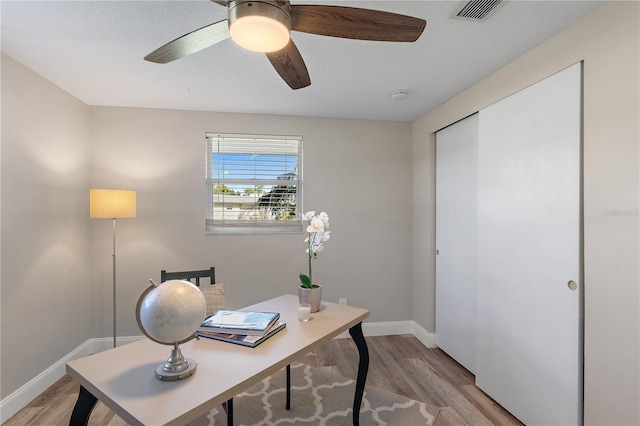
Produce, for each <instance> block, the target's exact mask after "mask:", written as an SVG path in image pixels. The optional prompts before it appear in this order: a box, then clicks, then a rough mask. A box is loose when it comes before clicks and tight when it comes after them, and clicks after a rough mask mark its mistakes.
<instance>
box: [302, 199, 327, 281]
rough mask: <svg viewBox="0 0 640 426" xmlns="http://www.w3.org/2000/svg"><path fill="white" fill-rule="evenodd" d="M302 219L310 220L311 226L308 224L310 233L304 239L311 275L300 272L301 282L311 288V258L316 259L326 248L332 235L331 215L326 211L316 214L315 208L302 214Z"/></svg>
mask: <svg viewBox="0 0 640 426" xmlns="http://www.w3.org/2000/svg"><path fill="white" fill-rule="evenodd" d="M302 220H303V221H305V222H309V226H307V233H308V234H309V235H308V236H307V238H305V240H304V241H305V243H307V255H308V257H309V275H304V274H300V282H302V285H303V286H304V287H307V288H311V287H313V284H312V281H311V259H315V258H316V257H317V256H318V253H320V252H321V251H323V250H324V243H325V242H326V241H328V240H329V238H330V237H331V231H328V228H329V215H327V214H326V213H325V212H321V213H320V214H318V215H316V212H315V210H312V211H309V212H307V213H305V214H304V215H302Z"/></svg>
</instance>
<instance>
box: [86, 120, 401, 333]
mask: <svg viewBox="0 0 640 426" xmlns="http://www.w3.org/2000/svg"><path fill="white" fill-rule="evenodd" d="M91 120H92V121H91V133H92V134H91V145H90V146H91V187H92V188H101V187H115V188H123V189H134V190H136V191H137V218H135V219H123V220H119V221H118V222H117V259H118V293H119V296H118V321H119V328H120V330H121V333H120V332H119V334H122V335H125V336H127V335H135V334H140V332H139V330H138V327H137V325H136V322H135V318H134V311H135V303H136V301H137V298H138V296H139V295H140V293H141V292H142V291H143V289H144V288H146V287H147V285H148V283H147V279H148V278H154V279H155V280H156V281H157V282H159V279H160V270H161V269H167V270H180V269H188V268H206V267H208V266H210V265H212V266H215V267H216V277H217V279H218V281H223V282H224V283H225V284H226V288H227V302H228V306H229V307H230V308H235V307H241V306H244V305H247V304H251V303H254V302H258V301H260V300H264V299H265V298H270V297H274V296H277V295H280V294H283V293H292V294H295V293H296V292H297V286H298V283H299V282H298V273H299V272H304V271H305V270H306V264H307V263H306V262H307V258H306V253H305V249H306V245H305V243H304V238H305V236H306V234H302V233H300V234H293V235H259V236H256V235H206V234H205V233H204V209H205V203H204V194H205V192H204V177H205V175H204V172H205V167H204V165H205V133H206V132H223V133H257V134H285V135H302V136H303V138H304V142H303V144H304V163H303V167H304V169H303V174H304V176H303V179H304V191H303V197H304V200H303V202H304V209H305V210H317V211H321V210H322V211H326V212H327V213H328V214H329V217H330V219H331V222H330V223H331V227H330V229H331V240H329V241H328V242H327V243H326V245H325V251H324V252H322V253H321V254H320V255H319V256H318V258H317V259H316V260H314V264H313V268H314V279H315V280H317V281H318V282H319V283H320V284H322V285H323V298H324V299H325V300H328V301H334V302H337V301H338V298H340V297H346V298H348V301H349V304H351V305H354V306H363V307H365V306H366V307H367V308H369V309H370V310H371V318H370V320H371V321H399V320H409V319H411V282H412V277H411V250H412V243H411V241H412V234H411V225H412V224H411V216H412V211H411V197H412V185H411V178H412V175H411V124H410V123H399V122H375V121H357V120H332V119H313V118H296V117H281V116H259V115H243V114H227V113H209V112H187V111H170V110H150V109H132V108H108V107H104V108H102V107H93V108H92V109H91ZM90 229H91V238H90V241H91V264H90V265H91V268H90V270H91V283H92V289H93V293H92V311H91V312H92V315H93V316H94V317H93V324H94V329H93V335H94V336H108V335H110V333H111V331H110V330H111V323H110V321H111V314H110V312H111V311H110V309H111V299H110V297H111V296H110V295H111V232H112V231H111V229H112V228H111V222H110V221H108V220H107V221H104V220H92V221H91V222H90Z"/></svg>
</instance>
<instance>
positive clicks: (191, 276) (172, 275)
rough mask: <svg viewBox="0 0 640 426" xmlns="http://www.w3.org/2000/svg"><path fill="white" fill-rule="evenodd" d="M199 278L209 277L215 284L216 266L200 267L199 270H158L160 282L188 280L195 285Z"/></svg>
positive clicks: (198, 283) (197, 283)
mask: <svg viewBox="0 0 640 426" xmlns="http://www.w3.org/2000/svg"><path fill="white" fill-rule="evenodd" d="M200 278H209V281H210V283H211V284H215V282H216V268H214V267H213V266H212V267H211V268H209V269H202V270H199V271H180V272H167V271H165V270H162V271H160V282H161V283H163V282H165V281H168V280H185V281H190V282H192V283H193V284H195V285H197V286H200Z"/></svg>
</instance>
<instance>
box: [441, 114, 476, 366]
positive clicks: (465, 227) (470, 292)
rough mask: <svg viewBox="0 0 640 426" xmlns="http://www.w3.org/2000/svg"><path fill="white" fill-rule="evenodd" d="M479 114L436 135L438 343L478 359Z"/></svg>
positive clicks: (458, 355) (459, 357)
mask: <svg viewBox="0 0 640 426" xmlns="http://www.w3.org/2000/svg"><path fill="white" fill-rule="evenodd" d="M477 204H478V114H474V115H472V116H470V117H467V118H465V119H464V120H461V121H459V122H457V123H454V124H452V125H451V126H449V127H447V128H445V129H442V130H440V131H439V132H438V133H437V134H436V248H437V252H436V253H437V254H436V345H438V347H439V348H440V349H442V350H443V351H445V352H446V353H448V354H449V355H450V356H451V357H452V358H454V359H455V360H456V361H458V362H459V363H460V364H462V365H463V366H464V367H465V368H466V369H467V370H469V371H471V372H472V373H473V372H475V363H476V263H477V252H476V244H477V240H476V234H477V222H478V217H477V216H478V210H477Z"/></svg>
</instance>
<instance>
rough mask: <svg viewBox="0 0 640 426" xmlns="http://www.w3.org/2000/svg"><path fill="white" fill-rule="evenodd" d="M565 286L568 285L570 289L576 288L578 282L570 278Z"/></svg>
mask: <svg viewBox="0 0 640 426" xmlns="http://www.w3.org/2000/svg"><path fill="white" fill-rule="evenodd" d="M567 287H569V289H570V290H576V289H577V288H578V284H577V283H576V282H575V281H573V280H571V281H569V282H568V283H567Z"/></svg>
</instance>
